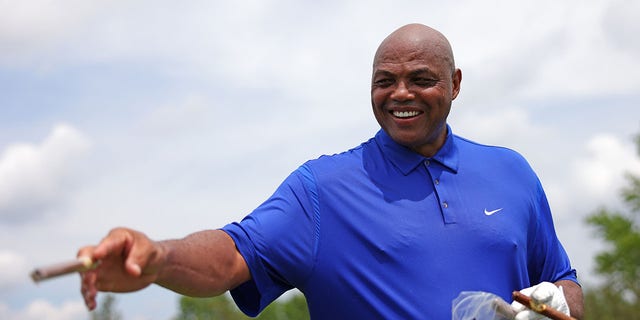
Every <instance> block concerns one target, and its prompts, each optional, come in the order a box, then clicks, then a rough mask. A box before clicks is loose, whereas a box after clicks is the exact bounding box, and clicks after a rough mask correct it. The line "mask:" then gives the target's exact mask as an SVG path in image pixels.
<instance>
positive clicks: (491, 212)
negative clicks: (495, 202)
mask: <svg viewBox="0 0 640 320" xmlns="http://www.w3.org/2000/svg"><path fill="white" fill-rule="evenodd" d="M500 210H502V208H499V209H495V210H491V211H487V209H484V214H485V215H487V216H490V215H492V214H494V213H496V212H499V211H500Z"/></svg>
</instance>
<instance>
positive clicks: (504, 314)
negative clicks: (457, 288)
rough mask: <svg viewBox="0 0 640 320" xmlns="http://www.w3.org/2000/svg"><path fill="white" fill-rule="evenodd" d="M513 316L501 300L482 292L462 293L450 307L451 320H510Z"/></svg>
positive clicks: (509, 306)
mask: <svg viewBox="0 0 640 320" xmlns="http://www.w3.org/2000/svg"><path fill="white" fill-rule="evenodd" d="M515 314H516V312H515V311H514V310H513V309H512V308H511V305H509V304H508V303H507V302H505V301H504V300H502V298H500V297H498V296H497V295H495V294H493V293H489V292H483V291H463V292H461V293H460V295H458V297H457V298H455V299H453V302H452V306H451V319H452V320H507V319H509V320H510V319H513V318H514V316H515Z"/></svg>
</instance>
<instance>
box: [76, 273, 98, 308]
mask: <svg viewBox="0 0 640 320" xmlns="http://www.w3.org/2000/svg"><path fill="white" fill-rule="evenodd" d="M80 277H81V280H82V281H81V283H82V286H81V289H80V292H81V293H82V298H83V299H84V303H85V305H86V306H87V309H89V310H93V309H95V307H96V295H97V294H98V290H97V288H96V285H95V283H96V277H97V274H96V272H93V271H89V272H84V273H81V274H80Z"/></svg>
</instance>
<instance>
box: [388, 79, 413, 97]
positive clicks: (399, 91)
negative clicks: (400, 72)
mask: <svg viewBox="0 0 640 320" xmlns="http://www.w3.org/2000/svg"><path fill="white" fill-rule="evenodd" d="M414 98H415V95H414V94H413V92H411V91H410V90H409V88H408V87H407V85H406V84H405V82H404V81H399V82H398V84H397V86H396V87H395V89H394V90H393V92H392V93H391V99H393V100H395V101H408V100H413V99H414Z"/></svg>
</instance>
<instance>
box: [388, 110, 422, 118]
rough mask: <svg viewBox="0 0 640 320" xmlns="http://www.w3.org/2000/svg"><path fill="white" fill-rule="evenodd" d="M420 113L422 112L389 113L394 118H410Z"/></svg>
mask: <svg viewBox="0 0 640 320" xmlns="http://www.w3.org/2000/svg"><path fill="white" fill-rule="evenodd" d="M421 113H422V112H420V111H392V112H391V114H393V116H394V117H396V118H412V117H415V116H417V115H419V114H421Z"/></svg>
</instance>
